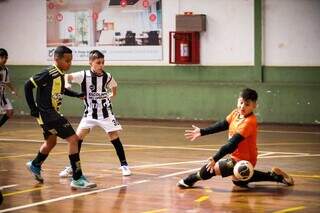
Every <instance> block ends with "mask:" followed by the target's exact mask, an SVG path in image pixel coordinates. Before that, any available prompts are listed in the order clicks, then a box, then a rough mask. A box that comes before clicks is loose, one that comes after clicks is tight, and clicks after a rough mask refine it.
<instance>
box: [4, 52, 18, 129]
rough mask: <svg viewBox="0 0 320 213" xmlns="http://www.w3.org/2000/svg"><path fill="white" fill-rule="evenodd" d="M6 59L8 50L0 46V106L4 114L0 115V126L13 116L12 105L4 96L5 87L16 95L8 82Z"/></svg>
mask: <svg viewBox="0 0 320 213" xmlns="http://www.w3.org/2000/svg"><path fill="white" fill-rule="evenodd" d="M7 60H8V52H7V51H6V50H5V49H3V48H0V108H1V109H2V110H4V111H5V114H3V115H2V116H0V127H1V126H2V125H3V124H4V123H5V122H7V120H8V119H10V118H12V116H13V107H12V105H11V103H10V100H9V99H8V98H7V97H6V96H5V90H6V87H9V88H10V90H11V94H12V95H17V93H16V90H15V88H14V86H13V85H12V83H11V82H10V76H9V69H8V67H7V66H6V63H7Z"/></svg>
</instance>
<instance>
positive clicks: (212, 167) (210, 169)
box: [206, 157, 216, 174]
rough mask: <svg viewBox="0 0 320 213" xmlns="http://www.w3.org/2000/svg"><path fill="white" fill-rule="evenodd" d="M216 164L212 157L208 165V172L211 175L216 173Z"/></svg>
mask: <svg viewBox="0 0 320 213" xmlns="http://www.w3.org/2000/svg"><path fill="white" fill-rule="evenodd" d="M215 164H216V162H215V161H214V160H213V158H212V157H210V158H208V163H207V165H206V168H207V171H208V172H210V173H211V174H212V173H213V172H214V165H215Z"/></svg>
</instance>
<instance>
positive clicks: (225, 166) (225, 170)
mask: <svg viewBox="0 0 320 213" xmlns="http://www.w3.org/2000/svg"><path fill="white" fill-rule="evenodd" d="M236 163H237V162H236V161H235V160H232V159H231V158H226V159H221V160H219V161H218V164H219V169H220V173H221V176H222V177H228V176H230V175H233V167H234V166H235V165H236Z"/></svg>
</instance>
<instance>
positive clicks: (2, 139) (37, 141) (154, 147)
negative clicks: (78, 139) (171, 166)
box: [0, 138, 218, 151]
mask: <svg viewBox="0 0 320 213" xmlns="http://www.w3.org/2000/svg"><path fill="white" fill-rule="evenodd" d="M0 141H11V142H30V143H43V140H31V139H19V138H0ZM59 143H63V144H67V142H65V141H62V140H61V141H60V140H59ZM83 144H88V145H96V146H113V145H112V144H109V143H89V142H84V143H83ZM123 146H124V147H136V148H152V149H182V150H199V151H217V150H218V149H207V148H193V147H179V146H151V145H133V144H127V145H123Z"/></svg>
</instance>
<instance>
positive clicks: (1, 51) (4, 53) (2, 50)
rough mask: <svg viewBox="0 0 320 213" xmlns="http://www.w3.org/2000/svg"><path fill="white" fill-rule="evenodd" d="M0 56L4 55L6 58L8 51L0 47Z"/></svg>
mask: <svg viewBox="0 0 320 213" xmlns="http://www.w3.org/2000/svg"><path fill="white" fill-rule="evenodd" d="M0 57H6V58H8V52H7V50H5V49H3V48H0Z"/></svg>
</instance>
